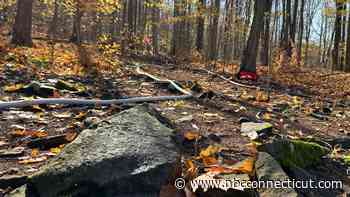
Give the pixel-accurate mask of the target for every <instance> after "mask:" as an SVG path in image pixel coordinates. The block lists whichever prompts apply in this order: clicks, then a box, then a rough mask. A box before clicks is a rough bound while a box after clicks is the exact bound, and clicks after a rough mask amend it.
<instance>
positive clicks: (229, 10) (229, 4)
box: [224, 0, 233, 63]
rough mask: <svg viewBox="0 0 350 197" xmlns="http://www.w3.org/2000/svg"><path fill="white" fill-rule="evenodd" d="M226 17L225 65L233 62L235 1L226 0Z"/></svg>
mask: <svg viewBox="0 0 350 197" xmlns="http://www.w3.org/2000/svg"><path fill="white" fill-rule="evenodd" d="M225 9H226V16H225V27H224V60H225V63H229V62H231V61H232V47H233V38H232V19H233V0H226V5H225Z"/></svg>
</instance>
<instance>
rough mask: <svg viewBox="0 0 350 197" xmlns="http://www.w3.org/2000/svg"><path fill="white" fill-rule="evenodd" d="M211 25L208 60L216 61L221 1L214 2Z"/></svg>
mask: <svg viewBox="0 0 350 197" xmlns="http://www.w3.org/2000/svg"><path fill="white" fill-rule="evenodd" d="M213 3H214V4H213V5H212V9H211V16H210V25H209V37H208V39H209V41H208V45H209V46H208V60H215V59H216V58H217V55H218V23H219V15H220V0H215V1H214V2H213Z"/></svg>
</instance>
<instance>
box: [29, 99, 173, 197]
mask: <svg viewBox="0 0 350 197" xmlns="http://www.w3.org/2000/svg"><path fill="white" fill-rule="evenodd" d="M173 134H174V133H173V130H172V129H169V128H168V127H166V126H165V125H164V124H162V123H161V122H160V118H159V114H157V113H156V112H155V111H154V110H153V109H151V108H150V107H149V106H147V105H141V106H137V107H134V108H132V109H129V110H126V111H123V112H121V113H119V114H117V115H114V116H112V117H110V118H108V119H106V120H104V121H101V122H100V123H98V125H97V126H96V127H94V128H93V129H92V128H91V129H87V130H84V131H83V132H82V133H81V134H80V135H79V136H78V138H77V139H76V140H75V141H74V142H73V143H71V144H69V145H67V146H66V147H65V148H64V150H63V151H62V152H61V154H60V155H59V156H58V157H57V158H55V159H53V160H52V161H51V162H49V164H48V165H47V166H46V167H44V168H43V169H42V170H41V171H40V172H38V173H37V174H35V175H33V176H32V177H30V178H29V184H28V188H27V189H28V190H27V192H29V193H30V194H31V195H34V196H38V197H57V196H71V197H73V196H104V197H108V196H113V197H125V196H135V197H136V196H149V197H153V196H158V195H159V191H160V188H161V186H162V185H163V184H165V183H166V182H167V181H168V178H169V175H170V174H171V173H172V170H173V169H174V166H175V165H177V164H176V162H177V161H178V154H177V150H176V146H175V144H174V143H173V139H172V136H173Z"/></svg>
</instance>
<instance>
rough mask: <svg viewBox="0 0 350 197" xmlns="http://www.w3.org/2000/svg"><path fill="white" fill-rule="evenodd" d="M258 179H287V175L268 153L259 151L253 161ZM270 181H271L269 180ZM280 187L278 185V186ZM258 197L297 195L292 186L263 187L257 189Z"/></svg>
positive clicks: (295, 196) (291, 196)
mask: <svg viewBox="0 0 350 197" xmlns="http://www.w3.org/2000/svg"><path fill="white" fill-rule="evenodd" d="M255 168H256V175H257V178H258V181H265V184H268V182H267V181H276V182H280V181H287V180H289V177H288V175H287V174H286V173H285V172H284V171H283V169H282V167H281V166H280V165H279V163H278V162H277V161H276V160H275V159H274V158H273V157H272V156H271V155H270V154H268V153H266V152H259V153H258V158H257V161H256V163H255ZM271 183H272V182H271ZM278 187H280V186H278ZM258 192H259V196H260V197H271V196H273V197H297V196H298V193H297V192H296V191H295V190H294V189H292V188H276V187H264V188H260V189H258Z"/></svg>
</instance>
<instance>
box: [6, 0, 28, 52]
mask: <svg viewBox="0 0 350 197" xmlns="http://www.w3.org/2000/svg"><path fill="white" fill-rule="evenodd" d="M32 15H33V0H18V1H17V14H16V18H15V23H14V26H13V35H12V36H13V37H12V41H11V43H12V44H15V45H20V46H28V47H30V46H32V45H33V41H32Z"/></svg>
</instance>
